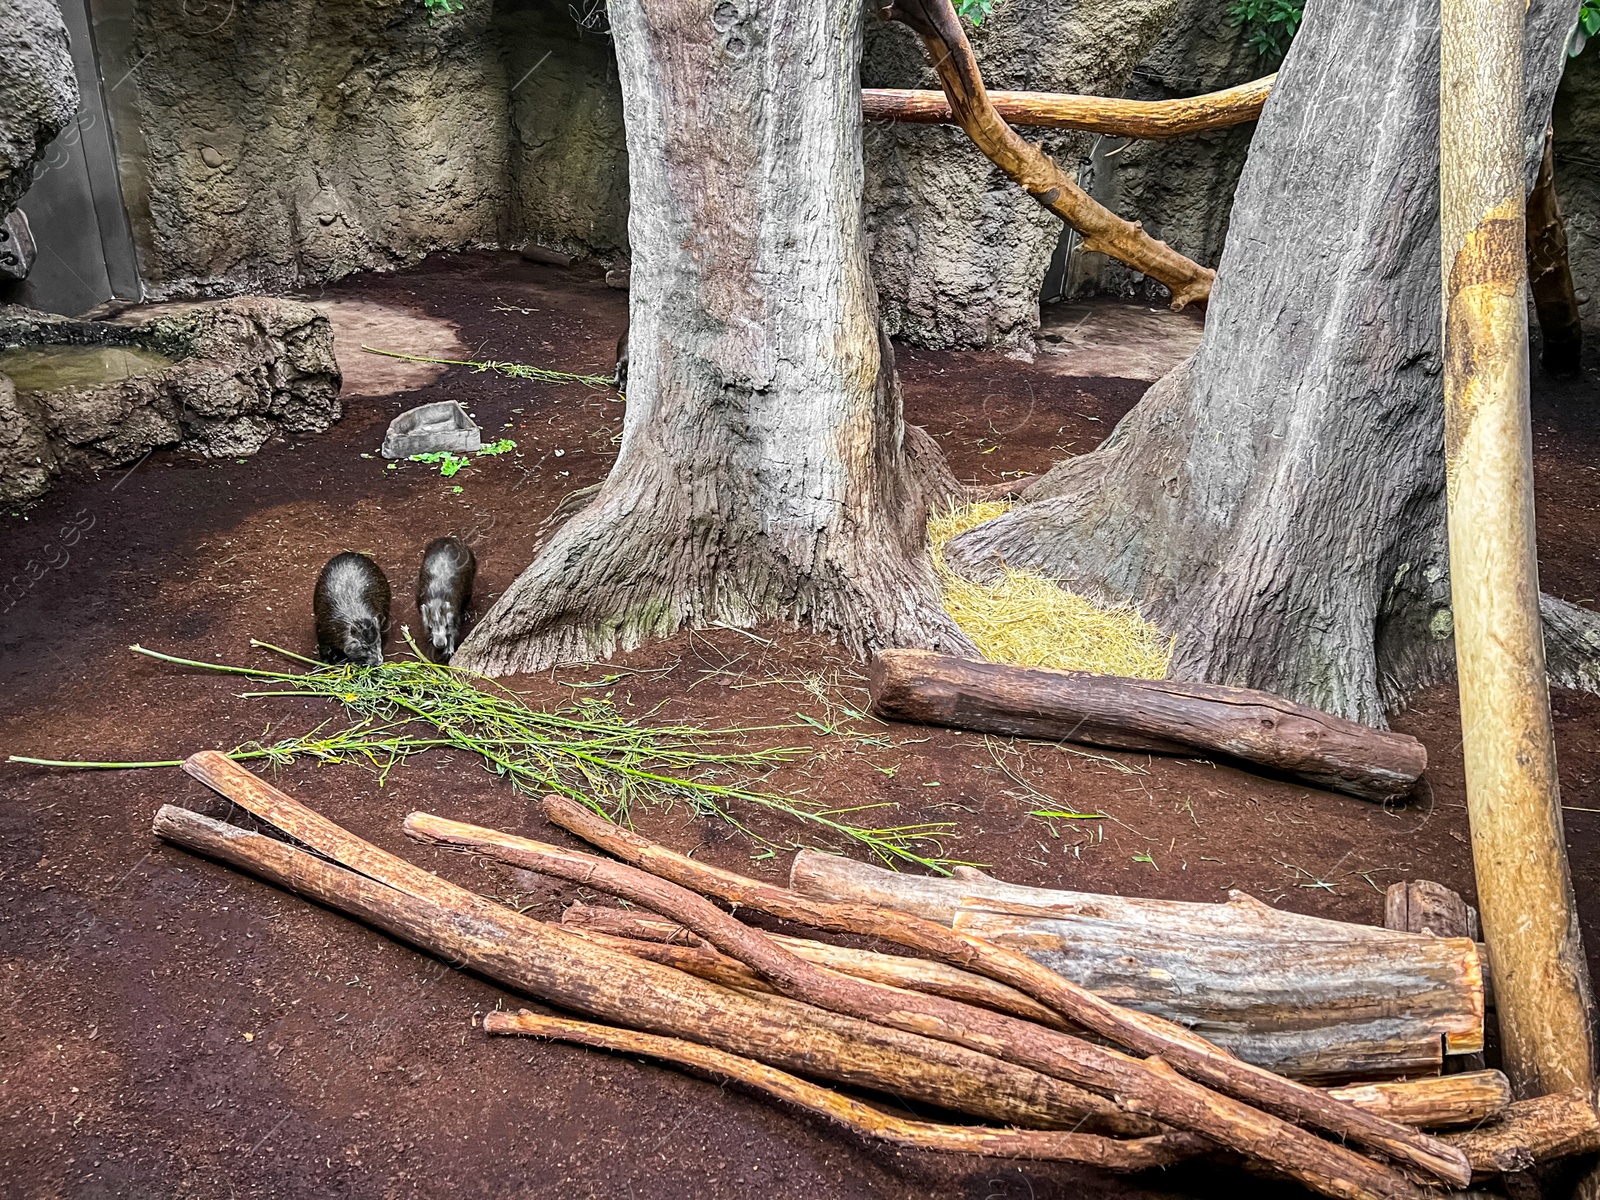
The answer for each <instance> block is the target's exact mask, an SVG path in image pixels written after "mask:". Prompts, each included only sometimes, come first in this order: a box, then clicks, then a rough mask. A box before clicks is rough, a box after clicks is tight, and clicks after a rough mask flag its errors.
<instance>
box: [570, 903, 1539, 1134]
mask: <svg viewBox="0 0 1600 1200" xmlns="http://www.w3.org/2000/svg"><path fill="white" fill-rule="evenodd" d="M597 911H602V912H603V911H617V910H604V909H601V910H597ZM628 915H629V914H624V916H628ZM634 919H636V920H638V921H640V922H641V924H643V923H646V922H647V923H648V924H649V925H655V926H659V927H662V929H664V930H667V931H670V932H671V934H673V935H677V936H680V937H681V935H683V934H685V933H687V930H685V929H684V927H683V926H681V925H678V924H675V923H673V922H669V921H651V920H649V918H634ZM635 928H637V927H635ZM578 931H579V932H580V933H581V934H583V935H584V936H586V937H590V938H594V939H597V940H598V941H599V942H600V944H602V945H606V946H611V947H612V948H614V949H618V950H621V951H623V952H624V953H627V954H635V955H637V956H638V957H640V958H645V959H648V960H650V961H651V962H659V963H665V964H667V965H669V966H674V967H677V968H678V969H679V970H683V971H688V972H689V973H690V974H692V975H698V976H700V977H701V978H702V979H709V980H711V981H712V982H713V983H721V984H723V985H724V986H726V987H739V988H745V989H749V990H753V991H761V992H770V991H771V985H769V984H767V983H765V982H764V981H762V980H761V978H760V977H759V976H757V975H756V974H755V972H753V971H751V970H750V969H749V968H748V967H746V966H744V965H743V964H742V963H740V962H738V961H737V960H736V959H732V958H729V957H728V956H727V955H724V954H720V953H718V952H717V951H716V950H714V949H712V948H711V947H710V946H707V945H704V944H700V945H693V946H690V945H685V944H683V943H682V942H681V941H670V940H669V941H660V940H649V939H635V938H630V937H626V936H619V935H617V934H608V933H602V932H600V930H599V929H592V928H587V927H584V926H581V925H580V926H578ZM650 932H654V933H659V932H661V929H658V930H653V931H650ZM691 936H693V935H691ZM769 936H776V935H769ZM788 940H789V941H793V942H804V941H805V940H806V939H803V938H792V939H788ZM696 941H697V942H698V941H700V939H698V938H696ZM818 944H820V943H815V942H812V943H811V945H818ZM902 961H923V960H902ZM930 965H936V964H930ZM1329 1094H1330V1095H1332V1096H1334V1097H1336V1098H1338V1099H1340V1100H1343V1101H1345V1102H1347V1103H1350V1104H1354V1105H1356V1106H1357V1107H1358V1108H1364V1109H1366V1110H1368V1111H1369V1112H1375V1113H1378V1114H1380V1115H1381V1116H1384V1117H1387V1118H1389V1119H1390V1120H1393V1121H1399V1122H1402V1123H1404V1124H1406V1125H1415V1126H1417V1127H1418V1128H1419V1129H1438V1128H1446V1127H1449V1126H1453V1125H1470V1124H1474V1123H1477V1122H1480V1121H1483V1120H1485V1119H1487V1118H1489V1117H1491V1116H1493V1115H1494V1114H1496V1113H1498V1112H1500V1111H1501V1110H1502V1109H1504V1108H1505V1107H1506V1105H1507V1104H1509V1103H1510V1102H1511V1088H1510V1084H1509V1083H1508V1082H1507V1081H1506V1077H1505V1076H1504V1075H1502V1074H1501V1073H1500V1072H1499V1071H1476V1072H1470V1073H1463V1074H1459V1075H1450V1076H1445V1077H1441V1078H1434V1079H1410V1080H1399V1081H1391V1082H1383V1083H1359V1084H1351V1085H1347V1086H1344V1087H1335V1088H1330V1089H1329Z"/></svg>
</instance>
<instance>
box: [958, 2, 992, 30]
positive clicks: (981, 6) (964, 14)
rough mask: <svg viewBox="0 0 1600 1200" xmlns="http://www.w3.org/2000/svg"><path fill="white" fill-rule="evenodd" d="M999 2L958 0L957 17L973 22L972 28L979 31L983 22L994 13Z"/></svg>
mask: <svg viewBox="0 0 1600 1200" xmlns="http://www.w3.org/2000/svg"><path fill="white" fill-rule="evenodd" d="M997 3H999V0H956V16H958V17H961V18H963V19H965V20H968V21H971V22H972V27H973V28H974V29H977V28H978V27H979V26H981V25H982V24H983V20H984V18H985V17H987V16H988V15H989V14H990V13H992V12H994V6H995V5H996V4H997Z"/></svg>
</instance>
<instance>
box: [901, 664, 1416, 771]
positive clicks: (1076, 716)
mask: <svg viewBox="0 0 1600 1200" xmlns="http://www.w3.org/2000/svg"><path fill="white" fill-rule="evenodd" d="M870 685H871V693H872V711H873V712H875V713H877V714H878V715H879V716H881V717H889V718H891V719H893V720H899V721H918V722H922V723H924V724H931V725H948V726H951V727H952V728H955V729H974V730H979V731H981V732H983V733H998V734H1002V735H1007V736H1019V737H1032V738H1052V739H1056V740H1060V741H1072V742H1084V743H1087V744H1089V745H1093V746H1110V747H1113V748H1115V749H1120V750H1148V751H1153V752H1155V753H1158V754H1193V753H1194V752H1195V751H1197V750H1198V751H1199V752H1200V753H1202V754H1207V755H1212V756H1222V757H1225V758H1233V759H1238V760H1241V761H1243V762H1247V763H1250V764H1252V765H1253V766H1258V767H1266V768H1268V769H1269V770H1273V771H1282V772H1284V773H1286V774H1289V775H1294V776H1296V777H1298V778H1300V779H1307V780H1310V781H1311V782H1312V783H1315V784H1316V785H1317V786H1318V787H1324V788H1329V789H1331V790H1333V791H1336V792H1345V793H1347V794H1349V795H1352V796H1360V797H1361V798H1362V799H1363V800H1378V801H1389V800H1399V799H1401V798H1402V797H1404V796H1405V795H1407V794H1408V793H1409V792H1410V791H1411V789H1412V787H1413V786H1415V784H1416V782H1417V778H1418V777H1419V776H1420V775H1421V774H1422V772H1423V770H1424V769H1425V768H1426V767H1427V765H1428V752H1427V750H1426V748H1425V747H1424V746H1423V745H1422V743H1421V742H1419V741H1418V740H1417V739H1416V738H1414V737H1411V736H1410V735H1409V734H1400V733H1388V732H1383V731H1379V730H1373V729H1368V728H1367V727H1366V726H1364V725H1357V724H1356V723H1355V722H1353V721H1346V720H1343V719H1341V718H1339V717H1333V716H1329V715H1328V714H1327V713H1321V712H1317V711H1316V710H1315V709H1310V708H1306V707H1304V706H1303V705H1299V704H1293V703H1291V702H1289V701H1286V700H1284V699H1283V698H1282V697H1281V696H1273V695H1271V694H1269V693H1267V692H1260V691H1253V690H1251V689H1247V688H1224V687H1217V686H1216V685H1214V684H1204V683H1191V684H1184V683H1169V682H1167V681H1165V680H1156V679H1125V678H1121V677H1119V676H1115V675H1092V674H1089V673H1087V672H1084V671H1055V670H1050V669H1048V668H1044V667H1015V666H1007V665H1003V664H1000V663H987V662H974V661H971V660H969V659H960V658H951V657H948V656H946V655H942V654H933V653H930V652H928V651H926V650H885V651H883V652H881V653H879V654H876V655H874V656H873V659H872V667H871V671H870Z"/></svg>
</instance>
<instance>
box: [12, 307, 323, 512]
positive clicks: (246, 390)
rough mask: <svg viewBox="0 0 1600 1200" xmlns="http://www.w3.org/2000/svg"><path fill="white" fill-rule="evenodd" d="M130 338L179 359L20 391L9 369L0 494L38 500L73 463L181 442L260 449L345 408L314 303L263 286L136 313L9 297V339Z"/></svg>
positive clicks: (112, 460)
mask: <svg viewBox="0 0 1600 1200" xmlns="http://www.w3.org/2000/svg"><path fill="white" fill-rule="evenodd" d="M51 345H65V346H121V347H129V348H137V349H144V350H152V351H156V352H158V353H160V354H163V355H166V356H168V357H170V358H172V359H175V360H177V361H176V362H174V363H173V365H171V366H168V367H166V368H164V369H160V370H155V371H152V372H150V373H147V374H136V375H129V376H127V377H126V378H120V379H113V380H110V381H108V382H101V383H94V384H87V385H82V386H67V387H62V388H59V389H49V388H40V389H38V390H33V391H24V392H18V391H17V390H16V388H15V387H14V386H13V381H12V380H10V379H8V378H6V377H5V376H4V375H0V500H4V501H6V502H8V503H19V502H25V501H29V500H34V499H37V498H38V497H39V496H41V495H43V494H44V492H45V491H46V490H47V489H48V488H49V486H50V483H51V481H52V480H53V479H54V478H55V476H56V475H58V474H59V473H60V472H61V471H62V470H63V469H65V468H68V467H81V468H89V469H98V468H104V467H112V466H117V465H119V464H124V463H128V462H132V461H135V460H137V459H138V458H140V457H141V456H143V455H144V454H145V453H146V452H148V451H149V450H151V449H154V448H156V447H160V446H176V447H179V448H181V449H185V450H190V451H194V452H196V453H199V454H204V455H207V456H210V457H216V458H223V457H238V456H243V455H249V454H254V453H255V452H256V451H257V450H259V449H260V448H261V447H262V446H263V445H264V444H265V443H266V442H267V440H268V439H269V438H271V437H272V436H274V435H276V434H294V435H302V434H309V433H318V432H321V431H322V430H325V429H327V428H328V426H330V425H331V424H333V422H334V421H336V420H338V419H339V416H340V411H341V410H340V404H339V368H338V366H337V364H336V363H335V362H334V357H333V329H332V326H330V325H329V323H328V319H327V318H326V317H325V316H323V315H322V314H321V313H319V312H317V311H316V310H315V309H313V308H311V307H309V306H308V305H304V304H299V303H295V302H293V301H289V300H276V299H269V298H266V297H262V296H242V297H239V298H238V299H234V300H226V301H221V302H218V303H214V304H206V305H199V306H196V307H194V308H191V309H188V310H187V311H183V312H179V313H175V314H163V315H160V316H156V317H154V318H151V319H149V320H144V321H137V322H136V323H121V322H118V323H113V322H102V321H78V320H73V319H70V318H67V317H58V316H55V315H53V314H50V313H40V312H34V311H33V310H31V309H25V308H19V307H16V306H10V307H0V347H15V346H51Z"/></svg>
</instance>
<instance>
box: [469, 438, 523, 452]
mask: <svg viewBox="0 0 1600 1200" xmlns="http://www.w3.org/2000/svg"><path fill="white" fill-rule="evenodd" d="M516 448H517V444H516V443H515V442H513V441H512V440H511V439H510V438H501V439H500V440H499V441H498V442H490V443H489V444H488V445H487V446H485V447H483V449H481V450H479V451H478V453H479V454H509V453H510V452H511V451H513V450H515V449H516Z"/></svg>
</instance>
